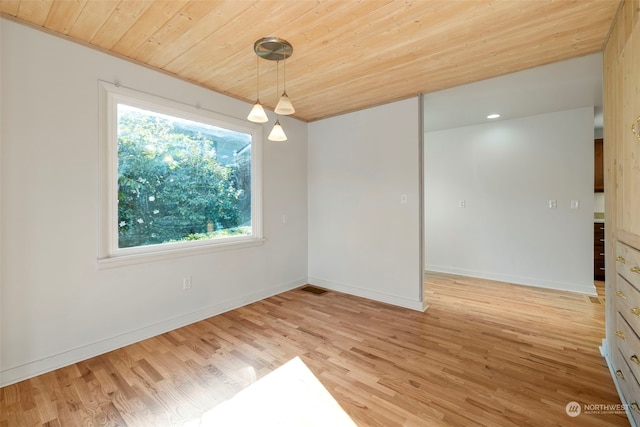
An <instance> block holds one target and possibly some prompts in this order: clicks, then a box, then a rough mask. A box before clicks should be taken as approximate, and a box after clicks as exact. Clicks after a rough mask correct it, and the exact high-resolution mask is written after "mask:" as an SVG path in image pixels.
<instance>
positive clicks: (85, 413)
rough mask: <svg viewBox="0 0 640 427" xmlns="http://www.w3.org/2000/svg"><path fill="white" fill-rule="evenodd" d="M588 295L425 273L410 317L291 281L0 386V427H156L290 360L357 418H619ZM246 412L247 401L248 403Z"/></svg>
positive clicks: (401, 422) (547, 422) (522, 421)
mask: <svg viewBox="0 0 640 427" xmlns="http://www.w3.org/2000/svg"><path fill="white" fill-rule="evenodd" d="M596 285H597V288H598V291H599V292H600V294H601V295H600V297H599V299H596V300H597V302H598V304H596V303H594V300H592V299H587V298H584V296H582V295H577V294H572V293H568V292H560V291H553V290H546V289H539V288H530V287H525V286H515V285H510V284H505V283H498V282H492V281H488V280H481V279H471V278H464V277H456V276H448V275H438V274H431V275H428V276H426V277H425V285H424V290H425V296H426V298H427V300H428V302H429V304H430V308H429V310H428V311H427V312H425V313H421V312H416V311H412V310H407V309H403V308H400V307H396V306H391V305H386V304H382V303H377V302H375V301H371V300H365V299H362V298H357V297H354V296H349V295H344V294H341V293H338V292H333V291H329V292H326V293H324V294H322V295H317V294H313V293H309V292H305V291H302V290H299V289H298V290H293V291H289V292H285V293H283V294H280V295H276V296H273V297H271V298H267V299H265V300H263V301H260V302H257V303H254V304H251V305H249V306H246V307H241V308H238V309H236V310H232V311H229V312H227V313H223V314H221V315H219V316H215V317H212V318H209V319H206V320H203V321H201V322H197V323H195V324H192V325H189V326H186V327H184V328H180V329H178V330H175V331H171V332H168V333H166V334H163V335H160V336H157V337H153V338H150V339H148V340H144V341H142V342H139V343H136V344H133V345H130V346H127V347H124V348H122V349H118V350H115V351H112V352H109V353H106V354H104V355H101V356H98V357H95V358H92V359H89V360H86V361H83V362H80V363H77V364H74V365H71V366H68V367H65V368H62V369H59V370H57V371H54V372H51V373H47V374H43V375H41V376H38V377H35V378H32V379H30V380H26V381H23V382H21V383H18V384H14V385H10V386H7V387H4V388H2V389H0V427H2V426H7V427H9V426H11V427H13V426H20V427H22V426H26V425H38V426H42V425H47V426H64V427H67V426H81V425H101V426H131V427H134V426H149V425H158V426H168V425H181V424H185V423H189V422H192V421H194V420H198V418H199V417H200V416H201V415H202V414H203V413H205V412H206V411H208V410H209V409H211V408H213V407H215V406H216V405H217V404H219V403H221V402H223V401H225V400H227V399H229V398H231V397H232V396H234V395H235V394H236V393H237V392H238V391H240V390H242V389H243V388H245V387H247V386H249V385H251V384H252V383H254V382H255V381H256V380H257V379H259V378H261V377H263V376H264V375H266V374H267V373H269V372H271V371H273V370H275V369H276V368H278V367H279V366H280V365H282V364H284V363H285V362H287V361H288V360H290V359H292V358H293V357H295V356H300V357H301V359H302V360H303V361H304V362H305V363H306V364H307V366H309V368H310V369H311V370H312V371H313V372H314V374H315V375H316V376H317V377H318V379H319V380H320V381H321V382H322V383H323V384H324V386H325V387H326V388H327V389H328V390H329V392H330V393H331V394H332V395H333V396H334V397H335V398H336V400H337V401H338V402H339V403H340V404H341V406H342V407H343V408H344V409H345V411H346V412H347V413H348V414H349V415H350V416H351V417H352V418H353V420H354V421H355V422H356V423H357V424H358V425H360V426H384V427H388V426H472V425H479V426H491V427H494V426H518V427H520V426H554V425H555V426H573V425H575V426H587V427H591V426H594V427H595V426H600V427H601V426H627V425H629V423H628V421H627V420H626V417H625V416H624V414H581V415H579V416H578V417H576V418H571V417H569V416H568V415H567V414H566V412H565V407H566V405H567V403H568V402H570V401H577V402H580V403H582V404H615V403H620V400H619V398H618V396H617V394H616V391H615V388H614V385H613V381H612V379H611V377H610V375H609V371H608V368H607V366H606V363H605V361H604V359H603V358H602V357H601V356H600V354H599V350H598V346H599V345H600V343H601V340H602V338H603V337H604V304H602V303H601V300H602V301H603V298H604V284H603V283H600V284H598V283H597V284H596ZM248 410H250V408H248Z"/></svg>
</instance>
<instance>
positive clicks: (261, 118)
mask: <svg viewBox="0 0 640 427" xmlns="http://www.w3.org/2000/svg"><path fill="white" fill-rule="evenodd" d="M247 120H249V121H250V122H254V123H266V122H268V121H269V117H267V113H265V112H264V108H262V105H261V104H260V100H258V101H256V103H255V104H253V108H252V109H251V112H249V115H248V116H247Z"/></svg>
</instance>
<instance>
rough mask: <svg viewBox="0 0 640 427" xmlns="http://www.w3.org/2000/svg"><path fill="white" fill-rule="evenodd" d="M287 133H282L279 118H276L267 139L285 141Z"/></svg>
mask: <svg viewBox="0 0 640 427" xmlns="http://www.w3.org/2000/svg"><path fill="white" fill-rule="evenodd" d="M286 140H287V135H285V133H284V129H282V126H280V120H276V124H275V125H273V129H271V133H270V134H269V141H286Z"/></svg>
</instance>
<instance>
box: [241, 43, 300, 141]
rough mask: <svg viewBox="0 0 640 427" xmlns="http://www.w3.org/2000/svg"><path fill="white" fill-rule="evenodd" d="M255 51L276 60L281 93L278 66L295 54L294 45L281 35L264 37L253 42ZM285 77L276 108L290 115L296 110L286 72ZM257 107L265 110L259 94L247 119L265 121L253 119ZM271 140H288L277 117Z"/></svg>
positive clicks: (277, 89)
mask: <svg viewBox="0 0 640 427" xmlns="http://www.w3.org/2000/svg"><path fill="white" fill-rule="evenodd" d="M253 51H254V52H255V53H256V55H257V56H258V59H259V58H263V59H267V60H269V61H276V94H279V93H280V89H279V83H280V82H279V80H280V78H279V67H278V66H279V62H280V61H282V62H283V63H286V59H287V58H289V57H290V56H291V55H292V54H293V46H291V43H289V42H288V41H286V40H284V39H281V38H279V37H264V38H261V39H259V40H257V41H256V42H255V43H254V44H253ZM256 68H257V67H256ZM257 69H258V68H257ZM257 72H258V74H259V73H260V70H259V69H258V71H257ZM285 73H286V68H285ZM284 78H285V82H284V84H285V86H284V87H285V88H284V91H283V93H282V96H281V97H280V99H279V100H278V104H277V105H276V108H275V112H276V114H278V115H280V114H282V115H289V114H293V113H294V112H295V109H294V108H293V105H292V104H291V101H290V100H289V96H288V95H287V90H286V74H285V76H284ZM258 91H259V89H258ZM255 109H262V111H263V112H264V109H263V108H262V105H260V100H259V96H258V101H256V104H255V105H254V106H253V109H252V110H251V113H249V116H248V117H247V119H248V120H250V121H255V122H257V123H264V121H257V120H252V118H253V117H254V115H253V113H254V110H255ZM265 117H266V114H265ZM265 121H266V120H265ZM269 140H270V141H286V140H287V135H286V134H285V133H284V129H282V125H280V120H279V119H276V123H275V125H274V126H273V129H272V130H271V133H269Z"/></svg>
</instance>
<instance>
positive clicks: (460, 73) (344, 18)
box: [0, 0, 620, 121]
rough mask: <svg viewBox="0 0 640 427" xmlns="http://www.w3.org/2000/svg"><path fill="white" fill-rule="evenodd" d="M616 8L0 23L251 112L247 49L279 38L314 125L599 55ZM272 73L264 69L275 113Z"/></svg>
mask: <svg viewBox="0 0 640 427" xmlns="http://www.w3.org/2000/svg"><path fill="white" fill-rule="evenodd" d="M619 4H620V1H619V0H571V1H570V0H545V1H542V0H517V1H516V0H459V1H450V0H369V1H356V0H313V1H312V0H209V1H202V0H2V1H0V13H2V16H5V17H8V18H11V19H14V20H16V21H18V22H23V23H26V24H29V25H31V26H36V27H41V28H42V29H44V30H46V31H48V32H53V33H54V34H55V33H58V34H61V35H65V34H66V35H68V38H70V39H72V40H76V41H78V42H80V43H83V44H87V45H90V46H94V47H96V48H98V49H100V50H102V51H104V52H107V53H112V54H114V55H118V56H120V57H124V58H129V59H131V60H132V61H135V62H137V63H141V64H143V65H146V66H149V67H151V68H156V69H158V70H161V71H163V72H166V73H169V74H172V75H175V76H177V77H179V78H182V79H185V80H188V81H191V82H193V83H195V84H198V85H201V86H203V87H206V88H208V89H211V90H214V91H217V92H220V93H224V94H227V95H230V96H233V97H235V98H238V99H242V100H245V101H247V102H251V103H253V102H254V101H255V98H256V56H255V54H254V53H253V43H254V42H255V41H256V40H257V39H260V38H262V37H267V36H277V37H282V38H284V39H286V40H288V41H289V42H291V44H292V45H293V51H294V53H293V56H292V57H291V58H290V59H289V60H287V61H286V77H287V82H286V83H287V93H288V94H289V97H290V99H291V100H292V102H293V104H294V106H295V108H296V114H295V117H297V118H299V119H302V120H306V121H314V120H318V119H322V118H326V117H331V116H335V115H339V114H343V113H346V112H351V111H355V110H359V109H362V108H367V107H370V106H374V105H380V104H383V103H387V102H391V101H394V100H398V99H404V98H408V97H411V96H414V95H416V94H417V93H421V92H422V93H429V92H433V91H437V90H442V89H446V88H450V87H453V86H458V85H461V84H465V83H470V82H474V81H479V80H483V79H487V78H491V77H495V76H499V75H504V74H508V73H511V72H515V71H520V70H523V69H527V68H531V67H535V66H538V65H544V64H548V63H551V62H556V61H560V60H563V59H569V58H575V57H578V56H583V55H587V54H591V53H594V52H599V51H601V50H602V48H603V45H604V41H605V39H606V37H607V34H608V31H609V27H610V26H611V22H612V20H613V16H614V15H615V13H616V11H617V8H618V6H619ZM279 71H280V74H279V75H280V83H279V85H280V88H279V90H276V84H275V82H276V64H275V62H273V61H265V60H260V99H261V101H262V103H263V104H264V105H265V107H267V108H273V106H274V105H275V103H276V101H277V98H278V95H279V92H282V75H283V71H284V69H283V66H282V64H281V65H280V68H279Z"/></svg>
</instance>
